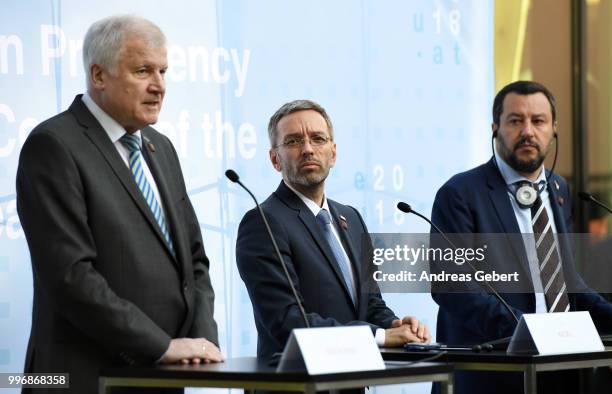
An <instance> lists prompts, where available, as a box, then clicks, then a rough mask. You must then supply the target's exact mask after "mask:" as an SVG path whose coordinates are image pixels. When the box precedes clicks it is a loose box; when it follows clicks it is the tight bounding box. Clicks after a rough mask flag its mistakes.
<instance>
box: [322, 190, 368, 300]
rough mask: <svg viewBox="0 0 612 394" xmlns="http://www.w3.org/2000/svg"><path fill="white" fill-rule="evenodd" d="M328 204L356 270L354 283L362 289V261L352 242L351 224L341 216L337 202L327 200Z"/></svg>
mask: <svg viewBox="0 0 612 394" xmlns="http://www.w3.org/2000/svg"><path fill="white" fill-rule="evenodd" d="M327 204H328V205H329V209H330V210H331V214H332V217H333V218H334V222H335V223H336V224H337V226H336V230H337V231H338V235H340V239H341V240H342V244H343V246H344V249H345V250H346V254H347V255H348V258H349V260H350V262H351V266H352V268H353V270H354V273H355V275H353V276H354V281H355V286H356V287H357V289H360V288H361V287H360V285H361V283H360V278H361V274H362V267H361V264H360V262H361V261H362V259H361V257H362V256H359V255H357V253H356V251H357V250H358V249H356V248H355V245H354V244H353V242H352V241H351V237H350V234H349V225H350V223H348V222H347V221H346V218H345V217H344V216H342V215H340V209H339V207H338V204H337V203H336V202H335V201H331V200H329V199H328V200H327ZM343 222H344V223H345V224H346V226H342V224H341V223H343ZM359 293H360V292H359V291H357V294H359Z"/></svg>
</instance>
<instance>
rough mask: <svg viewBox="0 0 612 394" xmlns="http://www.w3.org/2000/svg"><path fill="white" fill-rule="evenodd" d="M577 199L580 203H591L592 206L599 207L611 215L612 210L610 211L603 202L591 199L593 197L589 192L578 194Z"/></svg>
mask: <svg viewBox="0 0 612 394" xmlns="http://www.w3.org/2000/svg"><path fill="white" fill-rule="evenodd" d="M578 197H580V199H581V200H582V201H587V202H592V203H594V204H597V205H599V206H600V207H602V208H603V209H605V210H606V211H608V213H612V210H611V209H610V207H608V206H607V205H606V204H604V203H603V202H601V201H599V200H598V199H596V198H595V197H593V195H592V194H591V193H589V192H578Z"/></svg>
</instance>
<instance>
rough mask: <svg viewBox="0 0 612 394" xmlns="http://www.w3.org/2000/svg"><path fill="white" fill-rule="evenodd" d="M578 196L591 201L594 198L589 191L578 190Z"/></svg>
mask: <svg viewBox="0 0 612 394" xmlns="http://www.w3.org/2000/svg"><path fill="white" fill-rule="evenodd" d="M578 197H580V199H581V200H582V201H591V200H592V199H593V195H592V194H591V193H589V192H578Z"/></svg>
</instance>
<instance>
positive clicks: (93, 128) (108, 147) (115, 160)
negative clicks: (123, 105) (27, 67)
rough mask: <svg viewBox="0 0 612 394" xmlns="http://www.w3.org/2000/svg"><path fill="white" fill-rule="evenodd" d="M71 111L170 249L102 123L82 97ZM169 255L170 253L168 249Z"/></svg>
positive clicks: (76, 100) (76, 99) (75, 101)
mask: <svg viewBox="0 0 612 394" xmlns="http://www.w3.org/2000/svg"><path fill="white" fill-rule="evenodd" d="M70 111H71V112H72V113H73V114H74V115H75V117H76V119H77V120H78V121H79V123H81V125H82V126H84V127H85V135H87V137H88V138H89V139H90V140H91V142H92V143H93V144H94V145H95V146H96V147H97V148H98V150H99V151H100V153H101V154H102V156H103V157H104V159H105V160H106V162H107V163H108V165H109V166H110V167H111V169H112V170H113V172H114V173H115V175H116V176H117V178H119V181H120V182H121V184H122V185H123V187H124V189H125V190H126V191H127V193H128V194H129V196H130V197H131V198H132V200H133V201H134V203H135V204H136V206H137V207H138V209H139V210H140V212H141V213H142V214H143V215H144V217H145V219H146V220H147V222H149V225H151V227H152V228H153V231H154V232H155V233H156V234H157V236H158V238H159V239H160V241H161V242H162V243H163V244H164V245H165V246H166V248H167V249H168V245H167V243H166V240H165V239H164V236H163V234H162V232H161V230H160V229H159V225H158V224H157V221H156V220H155V217H154V216H153V213H152V212H151V209H150V208H149V206H148V205H147V202H146V201H145V199H144V197H143V195H142V192H141V191H140V189H138V185H136V182H135V181H134V177H133V176H132V172H131V171H130V169H129V168H128V167H127V166H126V165H125V163H124V162H123V159H122V158H121V156H120V155H119V152H117V149H116V148H115V146H114V145H113V143H112V142H111V140H110V139H109V138H108V135H107V134H106V132H105V131H104V129H103V128H102V126H101V125H100V123H99V122H98V121H97V120H96V118H95V117H94V116H93V115H92V114H91V112H89V110H88V109H87V107H86V106H85V104H83V102H82V100H81V95H79V96H77V97H76V98H75V100H74V102H73V103H72V105H71V106H70ZM168 253H169V254H170V255H172V253H170V251H169V249H168Z"/></svg>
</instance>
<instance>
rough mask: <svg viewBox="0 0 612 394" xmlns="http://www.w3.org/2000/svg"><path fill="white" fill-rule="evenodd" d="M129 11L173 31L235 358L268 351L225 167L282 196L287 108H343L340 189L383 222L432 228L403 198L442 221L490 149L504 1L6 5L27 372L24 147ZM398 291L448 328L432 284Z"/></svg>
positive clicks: (8, 233)
mask: <svg viewBox="0 0 612 394" xmlns="http://www.w3.org/2000/svg"><path fill="white" fill-rule="evenodd" d="M118 13H134V14H138V15H141V16H144V17H146V18H149V19H151V20H152V21H154V22H155V23H157V24H158V25H159V26H160V27H161V28H162V30H163V31H164V32H165V34H166V35H167V37H168V41H169V42H168V57H169V63H170V69H169V71H168V73H167V94H166V99H165V102H164V108H163V110H162V113H161V118H160V121H159V122H158V124H157V125H156V126H155V127H156V128H157V129H158V130H160V131H161V132H163V133H164V134H166V135H167V136H168V137H169V138H170V139H171V140H172V141H173V143H174V145H175V147H176V150H177V152H178V154H179V157H180V160H181V163H182V166H183V172H184V174H185V178H186V181H187V187H188V189H189V194H190V196H191V199H192V202H193V205H194V207H195V209H196V212H197V215H198V217H199V220H200V224H201V227H202V232H203V236H204V241H205V246H206V250H207V254H208V257H209V258H210V260H211V277H212V281H213V285H214V287H215V291H216V305H215V319H216V320H217V323H218V324H219V329H220V340H221V347H222V350H223V352H224V353H225V354H226V355H227V356H229V357H237V356H252V355H255V348H256V342H257V333H256V330H255V326H254V323H253V317H252V310H251V304H250V300H249V297H248V295H247V293H246V290H245V288H244V285H243V283H242V281H241V280H240V277H239V275H238V272H237V270H236V264H235V258H234V257H235V253H234V247H235V238H236V230H237V225H238V223H239V221H240V219H241V218H242V215H243V214H244V213H245V212H246V211H247V210H248V209H250V208H251V207H252V202H251V200H250V198H249V197H248V196H247V195H246V194H245V193H244V192H243V191H242V190H241V189H238V188H236V187H234V185H229V184H228V181H227V180H226V179H225V177H224V176H223V172H224V171H225V169H227V168H233V169H235V170H236V171H237V172H238V173H239V174H240V175H241V179H242V180H243V182H245V183H246V184H247V185H249V186H250V187H251V188H252V189H253V191H254V193H255V194H256V195H257V197H258V198H259V199H260V200H263V199H265V198H266V197H267V196H268V195H269V194H270V193H271V192H272V191H273V190H275V188H276V186H277V184H278V182H279V181H280V179H281V177H280V174H279V173H277V172H276V171H275V170H274V168H273V167H272V165H271V164H270V161H269V158H268V149H269V142H268V137H267V122H268V119H269V117H270V115H272V113H273V112H274V111H275V110H276V109H277V108H278V107H280V106H281V105H282V104H283V103H285V102H287V101H290V100H293V99H298V98H308V99H312V100H314V101H317V102H318V103H320V104H321V105H323V106H324V107H325V108H326V109H327V111H328V113H329V114H330V116H331V118H332V121H333V123H334V129H335V139H336V142H337V152H338V160H337V164H336V166H335V167H334V168H333V169H332V172H331V175H330V177H329V178H328V181H327V188H326V194H327V196H329V197H330V198H333V199H334V200H337V201H340V202H344V203H347V204H351V205H353V206H355V207H356V208H357V209H358V210H359V211H360V212H361V214H362V215H363V216H364V218H365V219H366V223H367V225H368V226H369V229H370V231H372V232H388V233H391V232H425V231H428V227H427V226H426V225H424V224H423V223H422V222H420V221H418V220H417V219H416V218H415V217H413V216H405V215H403V214H401V213H400V212H399V211H397V210H396V209H395V205H396V203H397V202H398V201H400V200H403V201H407V202H409V203H410V204H411V205H412V206H413V207H414V208H415V209H417V210H419V211H421V212H423V213H426V214H429V213H430V212H431V203H432V200H433V197H434V195H435V192H436V191H437V189H438V187H439V186H440V185H442V183H443V182H444V181H445V180H447V179H448V178H449V177H450V176H451V175H453V174H454V173H456V172H458V171H463V170H465V169H467V168H470V167H472V166H474V165H475V164H477V163H481V162H483V161H484V160H485V159H486V158H487V157H488V156H489V153H488V152H489V150H488V136H489V131H488V130H490V129H489V123H490V115H489V112H490V110H489V109H490V104H491V101H492V96H493V93H494V92H493V89H494V83H493V82H494V78H493V1H463V0H461V1H459V0H439V1H434V0H431V1H425V0H421V1H416V0H414V1H401V0H379V1H374V0H372V1H366V0H361V1H358V0H334V1H321V0H314V1H307V2H298V1H280V0H276V1H275V0H259V1H255V0H252V1H247V0H242V1H240V0H228V1H221V0H218V1H200V0H198V1H195V0H191V1H188V0H174V1H152V0H147V1H140V0H138V1H129V2H126V1H118V0H107V1H104V2H82V1H75V0H56V1H52V0H47V1H43V0H39V1H35V0H25V1H20V2H16V1H13V2H3V3H2V12H1V13H0V372H19V371H22V368H23V362H24V357H25V349H26V345H27V339H28V335H29V329H30V319H31V308H32V277H31V275H32V274H31V268H30V262H29V253H28V249H27V245H26V241H25V238H24V235H23V231H22V229H21V226H20V224H19V219H18V217H17V213H16V205H15V174H16V169H17V160H18V157H19V151H20V149H21V146H22V144H23V141H24V140H25V138H26V137H27V135H28V133H29V132H30V130H31V129H32V128H33V127H34V126H35V125H36V124H37V123H38V122H40V121H42V120H44V119H46V118H48V117H50V116H52V115H54V114H56V113H58V112H60V111H62V110H64V109H66V108H67V107H68V105H69V104H70V103H71V102H72V100H73V98H74V96H75V95H76V94H78V93H80V92H82V91H83V89H84V86H85V84H84V72H83V67H82V61H81V55H82V53H81V47H82V40H83V36H84V34H85V31H86V30H87V28H88V27H89V25H90V24H91V23H92V22H94V21H95V20H98V19H100V18H102V17H105V16H108V15H112V14H118ZM384 296H385V299H386V300H387V302H388V303H389V304H390V305H391V307H392V308H393V309H394V311H395V312H396V313H397V314H398V315H400V316H403V315H408V314H410V315H415V316H418V317H419V318H420V319H421V320H424V321H425V322H426V323H427V324H428V325H429V326H430V328H432V330H435V322H436V320H435V319H436V313H437V307H436V304H435V303H434V302H433V301H432V300H431V298H430V297H429V295H427V294H385V295H384ZM428 387H429V386H428V385H421V386H417V389H418V390H417V391H419V390H420V391H419V392H428V390H429V389H428ZM413 388H414V387H411V390H412V389H413Z"/></svg>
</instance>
